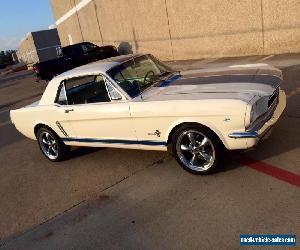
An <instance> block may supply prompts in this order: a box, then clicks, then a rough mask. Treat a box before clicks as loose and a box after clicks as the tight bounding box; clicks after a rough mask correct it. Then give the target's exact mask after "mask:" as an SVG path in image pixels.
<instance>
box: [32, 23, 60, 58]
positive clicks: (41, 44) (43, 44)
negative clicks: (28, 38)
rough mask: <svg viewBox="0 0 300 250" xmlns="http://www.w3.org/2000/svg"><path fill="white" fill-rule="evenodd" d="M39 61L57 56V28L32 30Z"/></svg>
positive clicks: (58, 42)
mask: <svg viewBox="0 0 300 250" xmlns="http://www.w3.org/2000/svg"><path fill="white" fill-rule="evenodd" d="M32 36H33V40H34V44H35V47H36V51H37V55H38V58H39V61H40V62H43V61H47V60H51V59H54V58H57V52H56V49H57V48H58V47H60V40H59V36H58V32H57V29H50V30H41V31H36V32H32Z"/></svg>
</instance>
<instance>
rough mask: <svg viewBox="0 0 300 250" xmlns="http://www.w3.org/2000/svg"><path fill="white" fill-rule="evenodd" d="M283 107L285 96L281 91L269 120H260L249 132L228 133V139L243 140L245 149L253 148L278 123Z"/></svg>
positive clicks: (284, 105)
mask: <svg viewBox="0 0 300 250" xmlns="http://www.w3.org/2000/svg"><path fill="white" fill-rule="evenodd" d="M285 107H286V95H285V93H284V91H283V90H280V91H279V95H278V103H277V106H276V107H274V111H273V110H272V112H271V113H270V115H269V117H270V118H269V117H267V118H268V119H267V120H262V121H261V122H260V123H259V124H257V125H256V126H254V127H252V128H250V129H249V130H246V131H241V132H233V133H230V134H229V135H228V136H229V138H234V139H245V140H246V144H247V145H246V147H247V148H249V147H252V146H254V145H255V144H257V143H258V141H259V140H260V139H262V138H264V137H265V136H266V135H267V134H269V133H268V132H269V131H270V130H271V128H272V126H273V125H274V124H275V123H276V122H277V121H278V119H279V117H280V116H281V114H282V113H283V111H284V109H285Z"/></svg>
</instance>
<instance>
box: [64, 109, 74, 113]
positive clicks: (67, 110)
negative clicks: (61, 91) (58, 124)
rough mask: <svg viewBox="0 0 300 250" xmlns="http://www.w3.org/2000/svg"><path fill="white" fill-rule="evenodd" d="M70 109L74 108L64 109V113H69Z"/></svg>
mask: <svg viewBox="0 0 300 250" xmlns="http://www.w3.org/2000/svg"><path fill="white" fill-rule="evenodd" d="M71 111H74V109H65V113H69V112H71Z"/></svg>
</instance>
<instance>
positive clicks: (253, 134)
mask: <svg viewBox="0 0 300 250" xmlns="http://www.w3.org/2000/svg"><path fill="white" fill-rule="evenodd" d="M228 136H229V137H230V138H235V139H237V138H257V137H258V133H257V132H255V131H245V132H233V133H230V134H229V135H228Z"/></svg>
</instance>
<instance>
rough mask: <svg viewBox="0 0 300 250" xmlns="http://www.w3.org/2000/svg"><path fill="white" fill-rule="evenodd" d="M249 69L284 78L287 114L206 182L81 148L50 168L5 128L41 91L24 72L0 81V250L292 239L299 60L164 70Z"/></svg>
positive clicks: (297, 228) (145, 156)
mask: <svg viewBox="0 0 300 250" xmlns="http://www.w3.org/2000/svg"><path fill="white" fill-rule="evenodd" d="M248 63H270V64H272V65H274V66H276V67H279V68H281V69H282V70H283V77H284V81H283V84H282V88H283V89H284V90H285V91H286V94H287V107H286V110H285V112H284V115H283V116H282V117H281V119H280V120H279V122H278V123H277V124H276V126H275V127H274V129H273V133H272V135H271V137H270V138H269V139H268V140H266V141H263V142H262V143H261V144H259V145H258V146H257V147H256V148H254V149H251V150H248V151H247V152H231V153H230V154H228V157H227V160H226V161H224V164H223V166H222V169H220V171H219V172H218V173H216V174H214V175H208V176H195V175H192V174H189V173H187V172H186V171H184V170H182V169H181V168H180V167H179V165H178V164H177V163H176V161H175V160H174V159H173V158H172V157H170V156H169V155H167V154H166V153H164V152H155V151H153V152H151V151H137V150H120V149H106V148H103V149H99V148H95V149H93V148H90V149H89V148H80V149H76V150H74V151H73V152H72V157H71V159H69V160H67V161H64V162H61V163H52V162H49V161H48V160H47V159H46V158H45V157H43V156H42V154H41V153H40V152H39V149H38V145H37V143H36V141H31V140H29V139H26V138H25V137H23V136H22V135H21V134H19V133H18V132H17V131H16V130H15V128H14V126H13V125H12V124H11V123H10V120H9V110H11V109H14V108H18V107H22V106H24V105H27V104H30V103H32V102H33V101H35V100H38V99H39V97H40V95H41V94H42V92H43V90H44V88H45V87H46V85H45V84H44V83H37V82H35V79H34V76H33V74H32V73H31V72H28V71H22V72H19V73H14V74H13V75H7V76H1V78H0V159H1V163H0V166H1V167H0V196H1V203H0V238H1V241H0V248H3V249H12V248H26V249H27V248H28V249H44V248H49V249H65V248H67V249H71V248H84V249H86V248H98V249H103V248H106V249H212V248H213V249H239V248H240V244H239V237H240V234H296V235H297V236H298V238H299V236H300V133H299V128H300V54H291V55H289V54H286V55H275V56H273V55H270V56H252V57H242V58H221V59H204V60H193V61H181V62H171V63H170V65H172V66H173V67H174V68H176V69H197V68H206V67H217V66H226V65H231V64H248ZM24 122H26V121H24ZM298 242H299V240H298ZM297 244H298V246H299V243H297ZM243 248H244V247H243Z"/></svg>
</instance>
